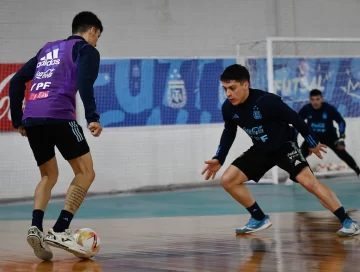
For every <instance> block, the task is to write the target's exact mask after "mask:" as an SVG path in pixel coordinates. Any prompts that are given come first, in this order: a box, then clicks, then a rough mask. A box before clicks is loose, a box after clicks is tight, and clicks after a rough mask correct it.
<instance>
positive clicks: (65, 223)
mask: <svg viewBox="0 0 360 272" xmlns="http://www.w3.org/2000/svg"><path fill="white" fill-rule="evenodd" d="M73 217H74V215H73V214H72V213H71V212H68V211H65V210H62V211H61V213H60V215H59V218H58V220H57V221H56V223H55V225H54V227H53V230H54V231H55V232H64V231H65V230H66V229H68V228H69V226H70V223H71V220H72V219H73Z"/></svg>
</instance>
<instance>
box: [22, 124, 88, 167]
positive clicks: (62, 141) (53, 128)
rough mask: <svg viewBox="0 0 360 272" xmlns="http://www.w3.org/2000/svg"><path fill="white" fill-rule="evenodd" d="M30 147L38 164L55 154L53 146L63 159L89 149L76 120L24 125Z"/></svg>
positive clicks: (71, 157) (70, 158) (75, 156)
mask: <svg viewBox="0 0 360 272" xmlns="http://www.w3.org/2000/svg"><path fill="white" fill-rule="evenodd" d="M25 131H26V134H27V138H28V141H29V144H30V147H31V149H32V151H33V153H34V157H35V160H36V162H37V165H38V166H41V165H42V164H44V163H45V162H47V161H49V160H51V159H52V158H53V157H54V156H55V146H56V147H57V149H58V150H59V151H60V153H61V155H62V156H63V157H64V159H65V160H72V159H75V158H77V157H80V156H82V155H85V154H86V153H88V152H89V151H90V148H89V145H88V144H87V142H86V140H85V136H84V133H83V130H82V128H81V126H79V125H78V123H77V122H76V121H65V122H61V123H57V124H46V125H36V126H29V127H25Z"/></svg>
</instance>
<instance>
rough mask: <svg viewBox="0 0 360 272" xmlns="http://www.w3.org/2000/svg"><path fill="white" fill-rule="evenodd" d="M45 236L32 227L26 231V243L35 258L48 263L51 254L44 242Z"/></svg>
mask: <svg viewBox="0 0 360 272" xmlns="http://www.w3.org/2000/svg"><path fill="white" fill-rule="evenodd" d="M44 237H45V234H44V233H43V232H41V231H40V230H39V229H38V228H37V227H35V226H32V227H31V228H30V229H29V231H28V236H27V242H28V243H29V245H30V246H31V247H32V248H33V250H34V253H35V255H36V257H38V258H39V259H41V260H44V261H48V260H50V259H52V257H53V253H52V251H51V249H50V247H49V246H48V245H47V244H46V243H45V241H44Z"/></svg>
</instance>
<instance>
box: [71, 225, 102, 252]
mask: <svg viewBox="0 0 360 272" xmlns="http://www.w3.org/2000/svg"><path fill="white" fill-rule="evenodd" d="M74 238H75V241H76V242H77V243H78V244H79V245H80V246H82V247H84V248H85V250H86V253H85V254H76V253H74V255H75V256H76V257H79V258H81V259H90V258H91V257H94V256H95V255H96V254H97V253H98V252H99V250H100V237H99V235H98V234H97V233H96V232H95V231H94V230H92V229H89V228H81V229H78V230H77V231H76V232H75V233H74Z"/></svg>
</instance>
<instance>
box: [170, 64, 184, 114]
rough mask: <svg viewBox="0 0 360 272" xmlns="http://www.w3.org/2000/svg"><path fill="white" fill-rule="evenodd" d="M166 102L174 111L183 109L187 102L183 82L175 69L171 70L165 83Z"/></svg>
mask: <svg viewBox="0 0 360 272" xmlns="http://www.w3.org/2000/svg"><path fill="white" fill-rule="evenodd" d="M167 102H168V105H169V107H171V108H174V109H180V108H183V107H185V105H186V102H187V95H186V89H185V82H184V80H183V79H182V78H181V75H180V73H179V71H178V70H177V69H173V71H172V73H171V74H170V76H169V79H168V82H167Z"/></svg>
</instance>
